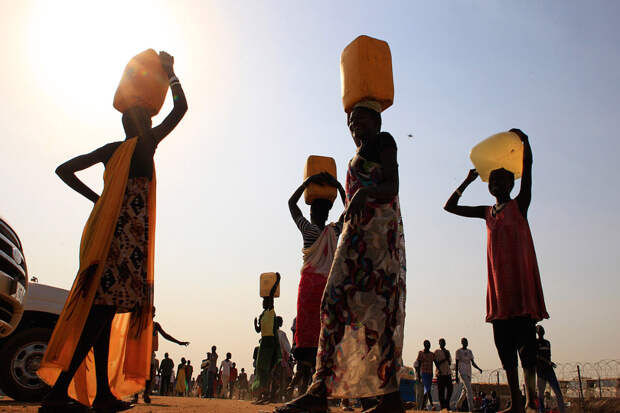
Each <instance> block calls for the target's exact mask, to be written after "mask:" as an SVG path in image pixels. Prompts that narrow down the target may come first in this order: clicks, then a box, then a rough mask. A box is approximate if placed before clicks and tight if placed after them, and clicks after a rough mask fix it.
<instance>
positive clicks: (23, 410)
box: [0, 396, 413, 413]
mask: <svg viewBox="0 0 620 413" xmlns="http://www.w3.org/2000/svg"><path fill="white" fill-rule="evenodd" d="M275 406H276V405H275V404H268V405H264V406H255V405H253V404H251V403H250V402H248V401H239V400H222V399H197V398H186V397H158V396H153V398H152V403H151V404H150V405H149V404H144V403H143V402H142V400H140V403H138V404H137V405H136V406H135V407H134V408H133V409H131V410H127V412H129V413H150V412H166V413H198V412H201V413H271V412H272V411H273V408H274V407H275ZM38 407H39V406H38V405H35V404H27V403H19V402H14V401H12V400H10V399H6V398H4V399H0V412H19V413H36V412H37V410H38ZM331 411H332V412H333V413H338V412H342V410H340V408H336V407H332V408H331ZM355 411H357V412H359V411H360V409H356V410H355ZM407 412H408V413H409V412H413V410H408V411H407Z"/></svg>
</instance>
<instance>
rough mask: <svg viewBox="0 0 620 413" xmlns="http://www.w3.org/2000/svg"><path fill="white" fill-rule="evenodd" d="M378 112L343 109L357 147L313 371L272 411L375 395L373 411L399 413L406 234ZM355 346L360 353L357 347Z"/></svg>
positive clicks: (368, 104) (369, 106) (393, 150)
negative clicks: (300, 391)
mask: <svg viewBox="0 0 620 413" xmlns="http://www.w3.org/2000/svg"><path fill="white" fill-rule="evenodd" d="M381 110H382V106H381V104H380V103H379V102H375V101H370V100H366V101H361V102H359V103H357V104H355V105H354V107H353V108H352V110H351V111H350V112H349V113H348V114H347V125H348V127H349V131H350V133H351V136H352V138H353V141H354V143H355V146H356V152H355V154H354V156H353V158H352V159H351V160H350V161H349V164H348V169H347V180H346V182H347V184H346V196H347V207H346V211H345V224H344V227H343V231H342V235H341V238H340V241H339V243H338V248H337V251H336V254H335V256H334V261H333V264H332V267H331V270H330V273H329V278H328V280H327V284H326V285H325V291H324V292H323V298H322V301H321V311H320V315H321V318H320V320H321V333H320V335H319V337H320V338H319V347H318V354H317V363H316V372H315V374H314V376H313V377H312V384H311V385H310V387H309V388H308V390H307V391H306V394H304V395H302V396H300V397H299V398H297V399H295V400H293V401H291V402H289V403H287V404H286V405H285V406H281V407H278V408H276V411H277V412H278V413H294V412H298V411H307V410H310V411H313V412H314V411H324V410H326V409H327V400H328V399H329V398H360V397H377V398H378V399H379V402H378V404H377V405H376V406H375V407H373V408H372V409H373V410H372V411H373V413H382V412H390V413H391V412H404V407H403V403H402V399H401V397H400V393H399V391H398V377H397V372H398V371H399V369H400V367H401V363H402V348H403V339H404V321H405V311H404V310H405V308H404V306H405V283H406V280H405V279H406V259H405V239H404V236H403V223H402V216H401V214H400V201H399V197H398V190H399V177H398V161H397V145H396V141H395V140H394V138H393V137H392V135H390V134H389V133H388V132H382V131H381ZM297 323H298V324H299V318H298V319H297ZM297 335H298V336H299V326H298V331H297ZM360 342H363V344H360ZM297 344H298V345H299V343H297ZM360 345H362V346H363V347H364V350H363V351H356V349H357V348H358V347H359V346H360ZM342 350H344V351H342ZM368 354H372V356H367V355H368ZM342 377H355V380H342Z"/></svg>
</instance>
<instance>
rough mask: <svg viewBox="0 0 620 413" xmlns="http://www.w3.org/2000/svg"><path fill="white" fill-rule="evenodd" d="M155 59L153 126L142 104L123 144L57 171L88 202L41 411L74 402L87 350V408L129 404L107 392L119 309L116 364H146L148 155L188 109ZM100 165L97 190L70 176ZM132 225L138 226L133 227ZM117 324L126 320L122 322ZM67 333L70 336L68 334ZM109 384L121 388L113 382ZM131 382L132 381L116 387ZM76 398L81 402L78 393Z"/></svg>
mask: <svg viewBox="0 0 620 413" xmlns="http://www.w3.org/2000/svg"><path fill="white" fill-rule="evenodd" d="M159 56H160V60H161V63H162V66H163V68H164V71H165V72H166V73H167V75H168V77H169V79H170V87H171V90H172V94H173V96H174V108H173V109H172V112H171V113H170V114H169V115H168V116H167V117H166V118H165V119H164V121H163V122H162V123H161V124H160V125H159V126H156V127H154V128H153V127H152V124H151V112H149V110H148V109H146V108H144V107H141V106H134V107H131V108H129V109H128V110H126V111H125V112H124V113H123V116H122V123H123V128H124V129H125V134H126V138H125V141H119V142H113V143H109V144H107V145H104V146H102V147H100V148H98V149H95V150H94V151H92V152H90V153H88V154H84V155H80V156H77V157H75V158H73V159H70V160H69V161H67V162H65V163H63V164H62V165H60V166H59V167H58V168H57V169H56V173H57V174H58V176H59V177H60V178H61V179H62V180H63V181H64V182H65V183H66V184H67V185H68V186H69V187H71V188H72V189H73V190H75V191H76V192H78V193H79V194H81V195H83V196H84V197H86V198H87V199H89V200H90V201H92V202H93V203H95V206H94V208H93V212H92V213H91V215H90V217H89V220H88V222H87V224H86V227H85V229H84V231H83V234H82V244H81V248H80V270H79V273H78V275H77V277H76V281H75V282H74V285H73V288H72V290H71V292H70V294H69V297H68V298H67V303H66V304H65V307H64V309H63V312H62V314H61V315H60V317H59V320H58V323H57V324H56V327H55V332H54V334H52V338H51V339H50V342H49V344H48V347H47V351H46V354H45V356H44V357H43V360H42V362H41V369H40V372H39V374H40V375H41V376H42V377H43V378H44V379H45V380H47V381H48V383H50V384H52V385H53V387H52V389H51V391H50V393H49V394H48V395H47V396H46V397H45V399H44V400H43V402H42V410H43V411H46V412H54V411H62V412H67V411H69V410H71V409H73V408H76V407H79V406H78V403H77V402H76V401H75V400H72V399H70V397H69V395H68V388H69V385H70V383H71V381H72V380H73V378H74V375H75V373H76V372H77V370H78V368H79V367H80V365H82V361H83V360H84V358H85V357H86V356H87V354H88V353H89V351H90V350H91V349H93V350H94V358H95V366H96V367H95V372H96V389H97V395H96V397H95V399H94V401H93V407H94V408H96V409H116V410H123V409H127V408H129V407H130V404H129V403H128V402H125V401H122V400H119V399H117V397H116V396H115V395H114V394H113V393H112V391H111V389H110V385H109V378H108V356H109V343H110V336H111V333H112V325H113V324H112V321H113V319H114V317H115V316H116V315H117V314H119V313H130V318H128V319H129V320H130V321H129V322H128V327H127V328H128V329H129V332H128V334H126V335H125V337H126V341H128V342H130V341H131V342H132V343H131V345H127V346H124V347H123V348H124V349H125V352H126V354H125V356H126V357H125V358H124V360H125V363H124V365H123V366H120V367H119V368H121V369H126V368H128V366H131V365H132V364H133V363H135V364H138V363H142V362H144V363H145V366H146V364H148V363H149V362H150V358H151V354H150V353H148V354H143V355H137V354H133V353H132V352H133V351H134V350H136V351H137V349H140V350H141V351H144V349H145V348H147V345H145V344H146V343H148V342H146V341H144V340H143V335H144V334H147V335H150V334H151V325H152V324H151V323H152V314H151V313H152V307H153V302H152V289H153V285H152V282H153V274H152V270H151V269H150V268H149V266H148V262H149V260H150V259H152V257H153V255H152V254H153V249H152V247H153V245H154V244H153V243H154V239H153V238H154V235H155V233H154V231H153V230H154V225H155V221H154V219H155V216H154V207H155V205H154V202H155V182H154V181H155V180H154V162H153V156H154V155H155V150H156V149H157V146H158V144H159V143H160V142H161V141H162V140H163V139H164V138H165V137H166V136H167V135H168V134H169V133H170V132H172V130H173V129H174V128H175V127H176V125H177V124H178V123H179V122H180V121H181V118H183V115H184V114H185V112H186V111H187V101H186V100H185V94H184V93H183V89H182V88H181V84H180V83H179V81H178V79H177V77H176V76H175V75H174V70H173V64H174V58H173V57H172V56H170V55H169V54H167V53H165V52H160V55H159ZM99 163H102V164H103V165H104V166H105V173H104V189H103V191H102V194H101V195H99V194H97V193H96V192H95V191H93V190H92V189H91V188H89V187H88V186H87V185H86V184H84V183H83V182H82V181H81V180H80V179H79V178H78V177H77V176H76V175H75V173H76V172H77V171H81V170H84V169H86V168H89V167H91V166H93V165H96V164H99ZM136 228H140V229H141V230H138V231H135V229H136ZM149 229H151V231H149ZM102 245H105V247H102ZM120 322H121V321H120V319H119V323H120ZM122 322H123V323H127V321H126V319H123V320H122ZM69 331H74V332H75V333H73V334H69V333H68V332H69ZM118 331H120V330H118ZM119 334H120V333H119ZM76 335H77V337H74V336H76ZM148 340H150V337H149V338H148ZM127 352H129V353H127ZM66 354H72V356H71V358H70V359H69V358H67V357H65V355H66ZM145 358H146V359H145ZM59 367H60V368H61V370H62V371H61V372H60V375H59V376H57V378H56V379H55V380H50V379H49V377H48V375H46V374H45V373H46V370H49V369H54V368H59ZM131 367H132V368H133V367H135V369H136V370H138V369H139V368H141V366H131ZM115 368H116V366H115ZM86 377H88V376H86ZM122 377H123V378H124V381H125V382H127V381H128V380H130V378H129V377H127V376H122ZM143 379H145V380H147V379H148V377H145V378H143ZM81 380H83V378H82V379H81ZM138 380H139V379H138ZM113 384H114V385H115V386H116V385H118V386H122V385H123V383H121V382H120V381H114V382H113ZM132 387H136V386H135V385H132V386H131V387H129V386H126V387H120V388H122V389H126V388H130V389H131V388H132ZM117 391H118V390H117ZM125 391H126V390H125ZM78 397H80V398H81V401H82V402H85V403H86V402H87V401H86V400H84V398H83V396H79V395H78Z"/></svg>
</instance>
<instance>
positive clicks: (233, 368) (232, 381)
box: [228, 363, 238, 399]
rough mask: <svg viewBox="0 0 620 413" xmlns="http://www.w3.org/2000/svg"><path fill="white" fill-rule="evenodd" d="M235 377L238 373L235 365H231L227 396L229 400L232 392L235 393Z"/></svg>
mask: <svg viewBox="0 0 620 413" xmlns="http://www.w3.org/2000/svg"><path fill="white" fill-rule="evenodd" d="M237 375H238V371H237V363H233V364H232V366H230V382H229V383H230V384H229V386H230V394H229V395H228V398H229V399H232V398H233V392H234V391H235V383H236V382H237Z"/></svg>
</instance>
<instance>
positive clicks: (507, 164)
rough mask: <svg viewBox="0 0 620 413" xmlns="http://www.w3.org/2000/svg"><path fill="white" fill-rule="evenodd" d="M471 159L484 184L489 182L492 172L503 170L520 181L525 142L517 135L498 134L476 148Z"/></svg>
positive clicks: (470, 155)
mask: <svg viewBox="0 0 620 413" xmlns="http://www.w3.org/2000/svg"><path fill="white" fill-rule="evenodd" d="M469 158H470V159H471V161H472V162H473V164H474V167H475V168H476V171H478V174H479V175H480V179H482V180H483V181H484V182H489V175H490V174H491V172H492V171H494V170H495V169H501V168H504V169H506V170H508V171H510V172H512V173H513V174H514V175H515V179H518V178H521V174H522V173H523V142H521V139H520V138H519V136H518V135H517V134H516V133H513V132H501V133H497V134H495V135H493V136H490V137H488V138H486V139H485V140H483V141H482V142H480V143H479V144H477V145H476V146H474V147H473V149H472V150H471V153H470V154H469Z"/></svg>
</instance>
